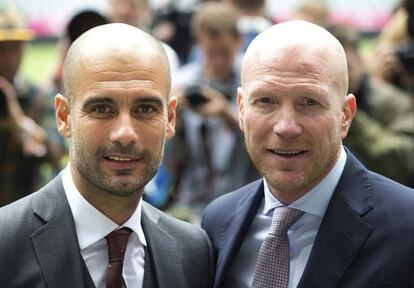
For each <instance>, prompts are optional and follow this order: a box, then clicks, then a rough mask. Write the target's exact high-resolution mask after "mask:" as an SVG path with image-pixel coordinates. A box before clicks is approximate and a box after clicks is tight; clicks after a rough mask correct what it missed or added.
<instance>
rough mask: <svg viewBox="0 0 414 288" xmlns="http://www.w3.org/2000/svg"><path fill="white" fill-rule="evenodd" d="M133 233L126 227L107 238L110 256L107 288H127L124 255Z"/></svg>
mask: <svg viewBox="0 0 414 288" xmlns="http://www.w3.org/2000/svg"><path fill="white" fill-rule="evenodd" d="M131 232H132V230H131V229H129V228H126V227H124V228H122V229H119V230H116V231H113V232H111V233H110V234H108V235H107V236H106V237H105V239H106V243H107V244H108V255H109V266H108V270H107V274H106V288H123V287H126V285H125V281H124V278H123V277H122V267H123V266H124V255H125V251H126V247H127V244H128V238H129V234H131Z"/></svg>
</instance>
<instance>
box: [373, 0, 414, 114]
mask: <svg viewBox="0 0 414 288" xmlns="http://www.w3.org/2000/svg"><path fill="white" fill-rule="evenodd" d="M369 68H370V71H371V74H372V75H373V77H374V78H376V79H378V80H380V81H384V82H388V83H391V84H392V85H395V86H397V87H399V88H401V89H403V90H405V91H406V92H407V93H409V94H410V95H411V97H412V98H413V99H414V85H413V81H414V1H412V0H404V1H401V2H400V3H399V5H398V7H397V8H396V10H395V12H394V14H393V16H392V18H391V20H390V21H389V22H388V24H387V25H386V27H385V28H384V30H383V31H382V33H381V34H380V35H379V37H378V44H377V47H376V49H375V53H373V55H372V57H369ZM413 109H414V107H413Z"/></svg>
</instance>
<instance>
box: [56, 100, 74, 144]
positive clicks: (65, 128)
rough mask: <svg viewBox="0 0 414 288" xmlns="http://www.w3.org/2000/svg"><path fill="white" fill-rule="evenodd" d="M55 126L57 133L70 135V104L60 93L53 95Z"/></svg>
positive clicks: (67, 136) (64, 135) (68, 136)
mask: <svg viewBox="0 0 414 288" xmlns="http://www.w3.org/2000/svg"><path fill="white" fill-rule="evenodd" d="M55 110H56V114H55V116H56V126H57V130H58V132H59V134H60V135H61V136H63V137H65V138H70V137H71V132H70V104H69V101H68V99H66V97H64V96H63V95H61V94H57V95H56V97H55Z"/></svg>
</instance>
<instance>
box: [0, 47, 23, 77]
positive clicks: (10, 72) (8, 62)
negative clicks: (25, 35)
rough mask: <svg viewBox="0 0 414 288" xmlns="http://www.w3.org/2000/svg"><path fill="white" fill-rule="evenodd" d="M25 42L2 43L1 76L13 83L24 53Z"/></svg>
mask: <svg viewBox="0 0 414 288" xmlns="http://www.w3.org/2000/svg"><path fill="white" fill-rule="evenodd" d="M24 46H25V42H23V41H0V76H2V77H5V78H6V79H7V80H9V81H13V78H14V76H15V75H16V73H17V70H18V69H19V66H20V63H21V61H22V57H23V52H24Z"/></svg>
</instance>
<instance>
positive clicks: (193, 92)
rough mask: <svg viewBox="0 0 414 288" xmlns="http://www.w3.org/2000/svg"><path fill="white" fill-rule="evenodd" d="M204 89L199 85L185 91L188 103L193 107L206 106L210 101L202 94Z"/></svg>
mask: <svg viewBox="0 0 414 288" xmlns="http://www.w3.org/2000/svg"><path fill="white" fill-rule="evenodd" d="M201 90H202V88H201V87H200V86H199V85H193V86H189V87H188V88H187V89H186V91H185V96H186V98H187V102H188V103H189V104H190V105H191V106H192V107H198V106H201V105H203V104H206V103H207V102H208V101H210V99H208V98H207V97H206V96H204V95H203V93H202V91H201Z"/></svg>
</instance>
